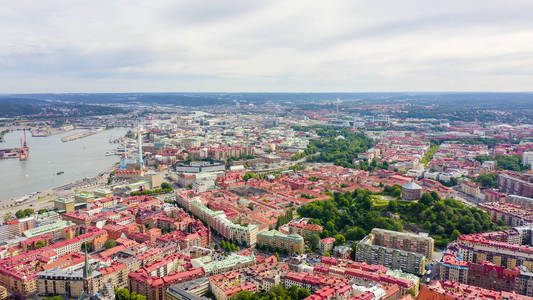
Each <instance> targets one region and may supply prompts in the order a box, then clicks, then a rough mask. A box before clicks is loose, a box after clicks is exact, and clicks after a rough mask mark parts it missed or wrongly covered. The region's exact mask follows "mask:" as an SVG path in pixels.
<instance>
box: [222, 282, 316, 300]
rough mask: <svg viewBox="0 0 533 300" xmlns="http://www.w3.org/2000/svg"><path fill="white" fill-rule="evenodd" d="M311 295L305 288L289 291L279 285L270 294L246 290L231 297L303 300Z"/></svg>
mask: <svg viewBox="0 0 533 300" xmlns="http://www.w3.org/2000/svg"><path fill="white" fill-rule="evenodd" d="M310 295H311V293H310V292H309V290H307V289H305V288H298V287H297V286H295V285H293V286H291V287H290V288H289V289H286V288H284V287H283V286H282V285H280V284H278V285H275V286H273V287H272V288H271V289H270V291H269V292H268V293H267V292H256V293H254V292H250V291H246V290H244V291H240V292H238V293H236V294H235V295H233V296H231V298H230V300H302V299H304V298H306V297H308V296H310Z"/></svg>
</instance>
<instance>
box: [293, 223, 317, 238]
mask: <svg viewBox="0 0 533 300" xmlns="http://www.w3.org/2000/svg"><path fill="white" fill-rule="evenodd" d="M307 221H308V220H307V219H301V220H298V221H291V222H289V224H288V227H289V233H290V234H298V235H301V236H302V237H303V238H304V239H306V240H308V239H309V238H310V237H311V236H312V235H313V234H318V235H320V233H321V232H322V226H320V225H318V224H309V223H307Z"/></svg>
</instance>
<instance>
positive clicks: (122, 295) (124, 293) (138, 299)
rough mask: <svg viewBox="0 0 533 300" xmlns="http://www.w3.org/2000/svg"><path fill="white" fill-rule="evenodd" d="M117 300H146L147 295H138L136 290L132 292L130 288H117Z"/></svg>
mask: <svg viewBox="0 0 533 300" xmlns="http://www.w3.org/2000/svg"><path fill="white" fill-rule="evenodd" d="M115 300H146V296H143V295H138V294H137V293H135V292H131V293H130V290H128V289H126V288H124V289H119V288H115Z"/></svg>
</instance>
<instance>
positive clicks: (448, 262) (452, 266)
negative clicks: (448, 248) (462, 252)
mask: <svg viewBox="0 0 533 300" xmlns="http://www.w3.org/2000/svg"><path fill="white" fill-rule="evenodd" d="M469 267H470V264H469V263H468V262H466V261H463V260H461V258H460V257H456V256H454V255H451V254H449V253H446V254H444V255H443V257H442V260H441V261H440V262H439V275H440V277H439V278H440V279H441V280H453V281H457V282H460V283H467V282H468V269H469Z"/></svg>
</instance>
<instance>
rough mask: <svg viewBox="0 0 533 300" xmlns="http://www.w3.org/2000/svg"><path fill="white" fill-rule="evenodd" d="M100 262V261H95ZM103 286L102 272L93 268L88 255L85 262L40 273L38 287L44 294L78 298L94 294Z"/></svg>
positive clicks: (39, 291) (40, 292) (40, 293)
mask: <svg viewBox="0 0 533 300" xmlns="http://www.w3.org/2000/svg"><path fill="white" fill-rule="evenodd" d="M93 263H96V264H98V263H99V261H98V260H96V262H93ZM101 288H102V273H100V272H98V271H96V270H92V269H91V263H90V262H89V260H88V258H87V255H86V261H85V263H81V264H78V265H75V266H72V267H68V268H65V269H60V268H53V269H49V270H46V271H43V272H41V273H39V277H38V278H37V289H38V293H39V295H43V296H56V295H60V296H65V297H67V298H78V297H80V296H81V295H82V294H87V295H94V294H96V293H97V292H98V291H99V290H100V289H101Z"/></svg>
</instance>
